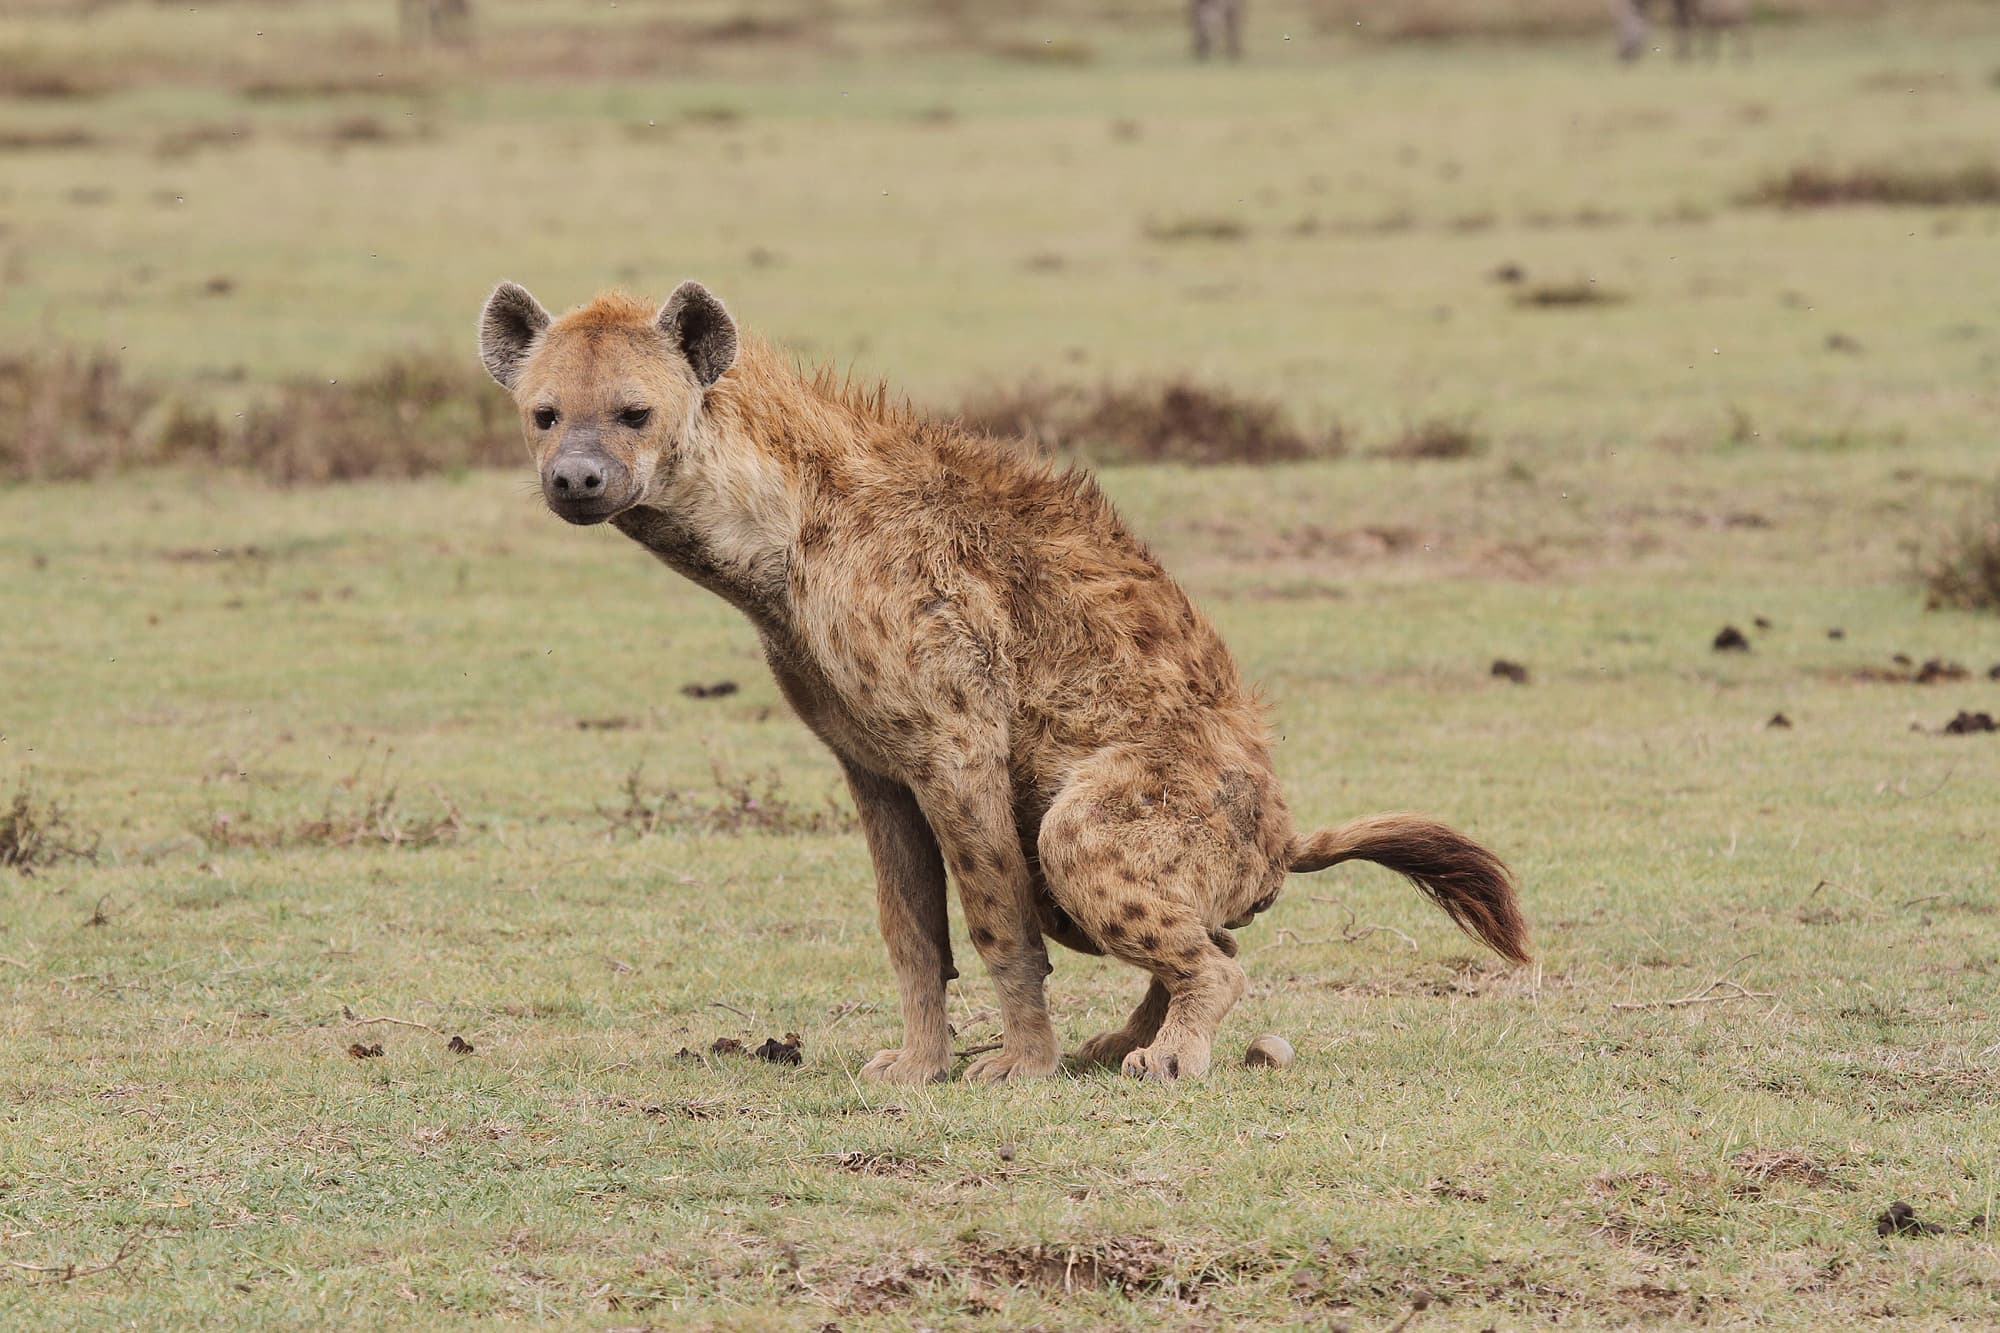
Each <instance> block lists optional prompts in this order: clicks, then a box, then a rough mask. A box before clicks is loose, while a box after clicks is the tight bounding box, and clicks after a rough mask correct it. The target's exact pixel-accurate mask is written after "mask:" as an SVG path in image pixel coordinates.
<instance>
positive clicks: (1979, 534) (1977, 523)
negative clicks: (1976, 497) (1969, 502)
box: [1919, 485, 2000, 611]
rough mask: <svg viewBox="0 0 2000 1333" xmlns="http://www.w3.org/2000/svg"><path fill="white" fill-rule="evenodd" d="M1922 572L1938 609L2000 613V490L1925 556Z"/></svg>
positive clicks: (1992, 492) (1971, 510)
mask: <svg viewBox="0 0 2000 1333" xmlns="http://www.w3.org/2000/svg"><path fill="white" fill-rule="evenodd" d="M1919 572H1920V574H1921V575H1922V577H1923V581H1924V603H1925V605H1926V606H1929V607H1930V608H1932V609H1933V610H1936V609H1938V608H1941V607H1952V608H1955V609H1957V610H1960V611H2000V485H1997V486H1994V487H1993V488H1991V489H1990V490H1989V491H1988V492H1987V494H1986V495H1985V496H1984V497H1983V498H1982V499H1981V500H1980V501H1978V502H1976V503H1975V504H1974V505H1973V506H1971V507H1970V508H1969V509H1967V511H1966V512H1965V514H1964V515H1963V516H1962V517H1961V518H1960V519H1959V521H1958V523H1957V525H1956V526H1955V527H1953V528H1952V529H1951V530H1950V531H1948V532H1946V533H1945V535H1944V536H1943V537H1941V538H1940V539H1939V540H1938V541H1937V542H1936V543H1935V544H1934V545H1933V546H1932V547H1931V548H1930V549H1929V550H1927V551H1925V552H1924V553H1923V555H1922V556H1921V557H1920V567H1919Z"/></svg>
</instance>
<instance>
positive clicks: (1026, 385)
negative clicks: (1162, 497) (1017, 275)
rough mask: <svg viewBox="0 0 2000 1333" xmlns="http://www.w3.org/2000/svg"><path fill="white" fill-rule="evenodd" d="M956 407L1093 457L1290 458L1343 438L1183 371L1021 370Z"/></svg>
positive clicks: (1003, 431)
mask: <svg viewBox="0 0 2000 1333" xmlns="http://www.w3.org/2000/svg"><path fill="white" fill-rule="evenodd" d="M959 416H960V417H961V418H962V419H963V420H964V421H965V423H966V424H967V425H968V426H970V427H972V428H973V429H975V430H979V431H984V432H986V433H987V434H990V435H997V436H1000V437H1001V438H1003V439H1020V440H1025V441H1027V442H1028V443H1029V444H1030V445H1032V446H1033V447H1035V448H1036V449H1038V450H1040V451H1042V452H1044V453H1049V454H1066V455H1073V456H1076V457H1080V458H1087V459H1089V460H1091V461H1092V462H1096V463H1168V462H1171V463H1195V464H1216V463H1287V462H1298V461H1301V460H1305V459H1311V458H1337V457H1339V456H1340V455H1342V454H1344V453H1345V452H1346V448H1347V446H1346V438H1345V434H1344V432H1343V431H1342V430H1341V429H1340V428H1339V427H1338V426H1335V427H1331V428H1329V429H1326V430H1323V431H1320V432H1317V433H1314V432H1309V431H1306V430H1304V429H1302V428H1300V427H1299V426H1298V425H1296V424H1295V423H1294V422H1293V421H1292V420H1291V419H1290V418H1289V417H1288V416H1287V415H1286V413H1285V411H1284V409H1283V408H1282V407H1280V406H1279V405H1278V404H1276V403H1273V402H1270V401H1267V400H1264V399H1257V398H1250V397H1246V396H1245V395H1242V394H1239V393H1237V392H1236V391H1234V390H1232V389H1226V388H1223V387H1220V386H1217V385H1204V384H1197V383H1194V382H1192V381H1190V380H1186V379H1174V380H1166V381H1161V382H1157V383H1151V384H1131V385H1116V384H1099V385H1096V386H1094V387H1086V386H1083V385H1075V384H1049V383H1046V382H1043V381H1039V380H1027V381H1023V382H1022V383H1020V384H1018V385H1013V386H1011V387H1006V388H996V389H988V390H985V391H982V392H979V393H975V394H973V395H972V396H970V397H969V398H967V399H966V401H965V402H964V403H963V404H962V405H961V406H960V408H959Z"/></svg>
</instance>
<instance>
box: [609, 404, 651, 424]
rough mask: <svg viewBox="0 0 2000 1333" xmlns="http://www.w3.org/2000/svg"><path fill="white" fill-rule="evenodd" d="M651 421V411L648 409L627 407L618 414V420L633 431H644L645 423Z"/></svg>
mask: <svg viewBox="0 0 2000 1333" xmlns="http://www.w3.org/2000/svg"><path fill="white" fill-rule="evenodd" d="M652 419H653V409H652V408H650V407H628V408H626V409H625V410H624V411H623V412H620V413H619V414H618V420H619V421H620V422H621V423H622V424H624V425H627V426H630V427H631V428H632V429H633V430H644V429H646V423H647V422H648V421H651V420H652Z"/></svg>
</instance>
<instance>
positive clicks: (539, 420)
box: [535, 407, 556, 430]
mask: <svg viewBox="0 0 2000 1333" xmlns="http://www.w3.org/2000/svg"><path fill="white" fill-rule="evenodd" d="M555 424H556V410H555V409H554V408H553V407H538V408H536V409H535V428H536V429H537V430H547V429H548V428H549V427H551V426H553V425H555Z"/></svg>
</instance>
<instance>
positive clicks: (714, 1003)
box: [708, 1000, 757, 1027]
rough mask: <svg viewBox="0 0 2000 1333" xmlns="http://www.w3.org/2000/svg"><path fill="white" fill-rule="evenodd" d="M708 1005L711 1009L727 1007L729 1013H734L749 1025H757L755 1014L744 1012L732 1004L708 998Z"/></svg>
mask: <svg viewBox="0 0 2000 1333" xmlns="http://www.w3.org/2000/svg"><path fill="white" fill-rule="evenodd" d="M708 1007H709V1008H711V1009H727V1010H728V1011H729V1012H730V1013H732V1014H735V1015H736V1016H737V1017H738V1018H740V1019H742V1020H743V1021H744V1022H746V1023H748V1024H749V1025H750V1026H751V1027H756V1026H757V1015H755V1014H746V1013H744V1012H743V1011H742V1010H741V1009H738V1008H737V1007H736V1006H735V1005H733V1004H724V1003H723V1002H722V1001H720V1000H710V1001H709V1002H708Z"/></svg>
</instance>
